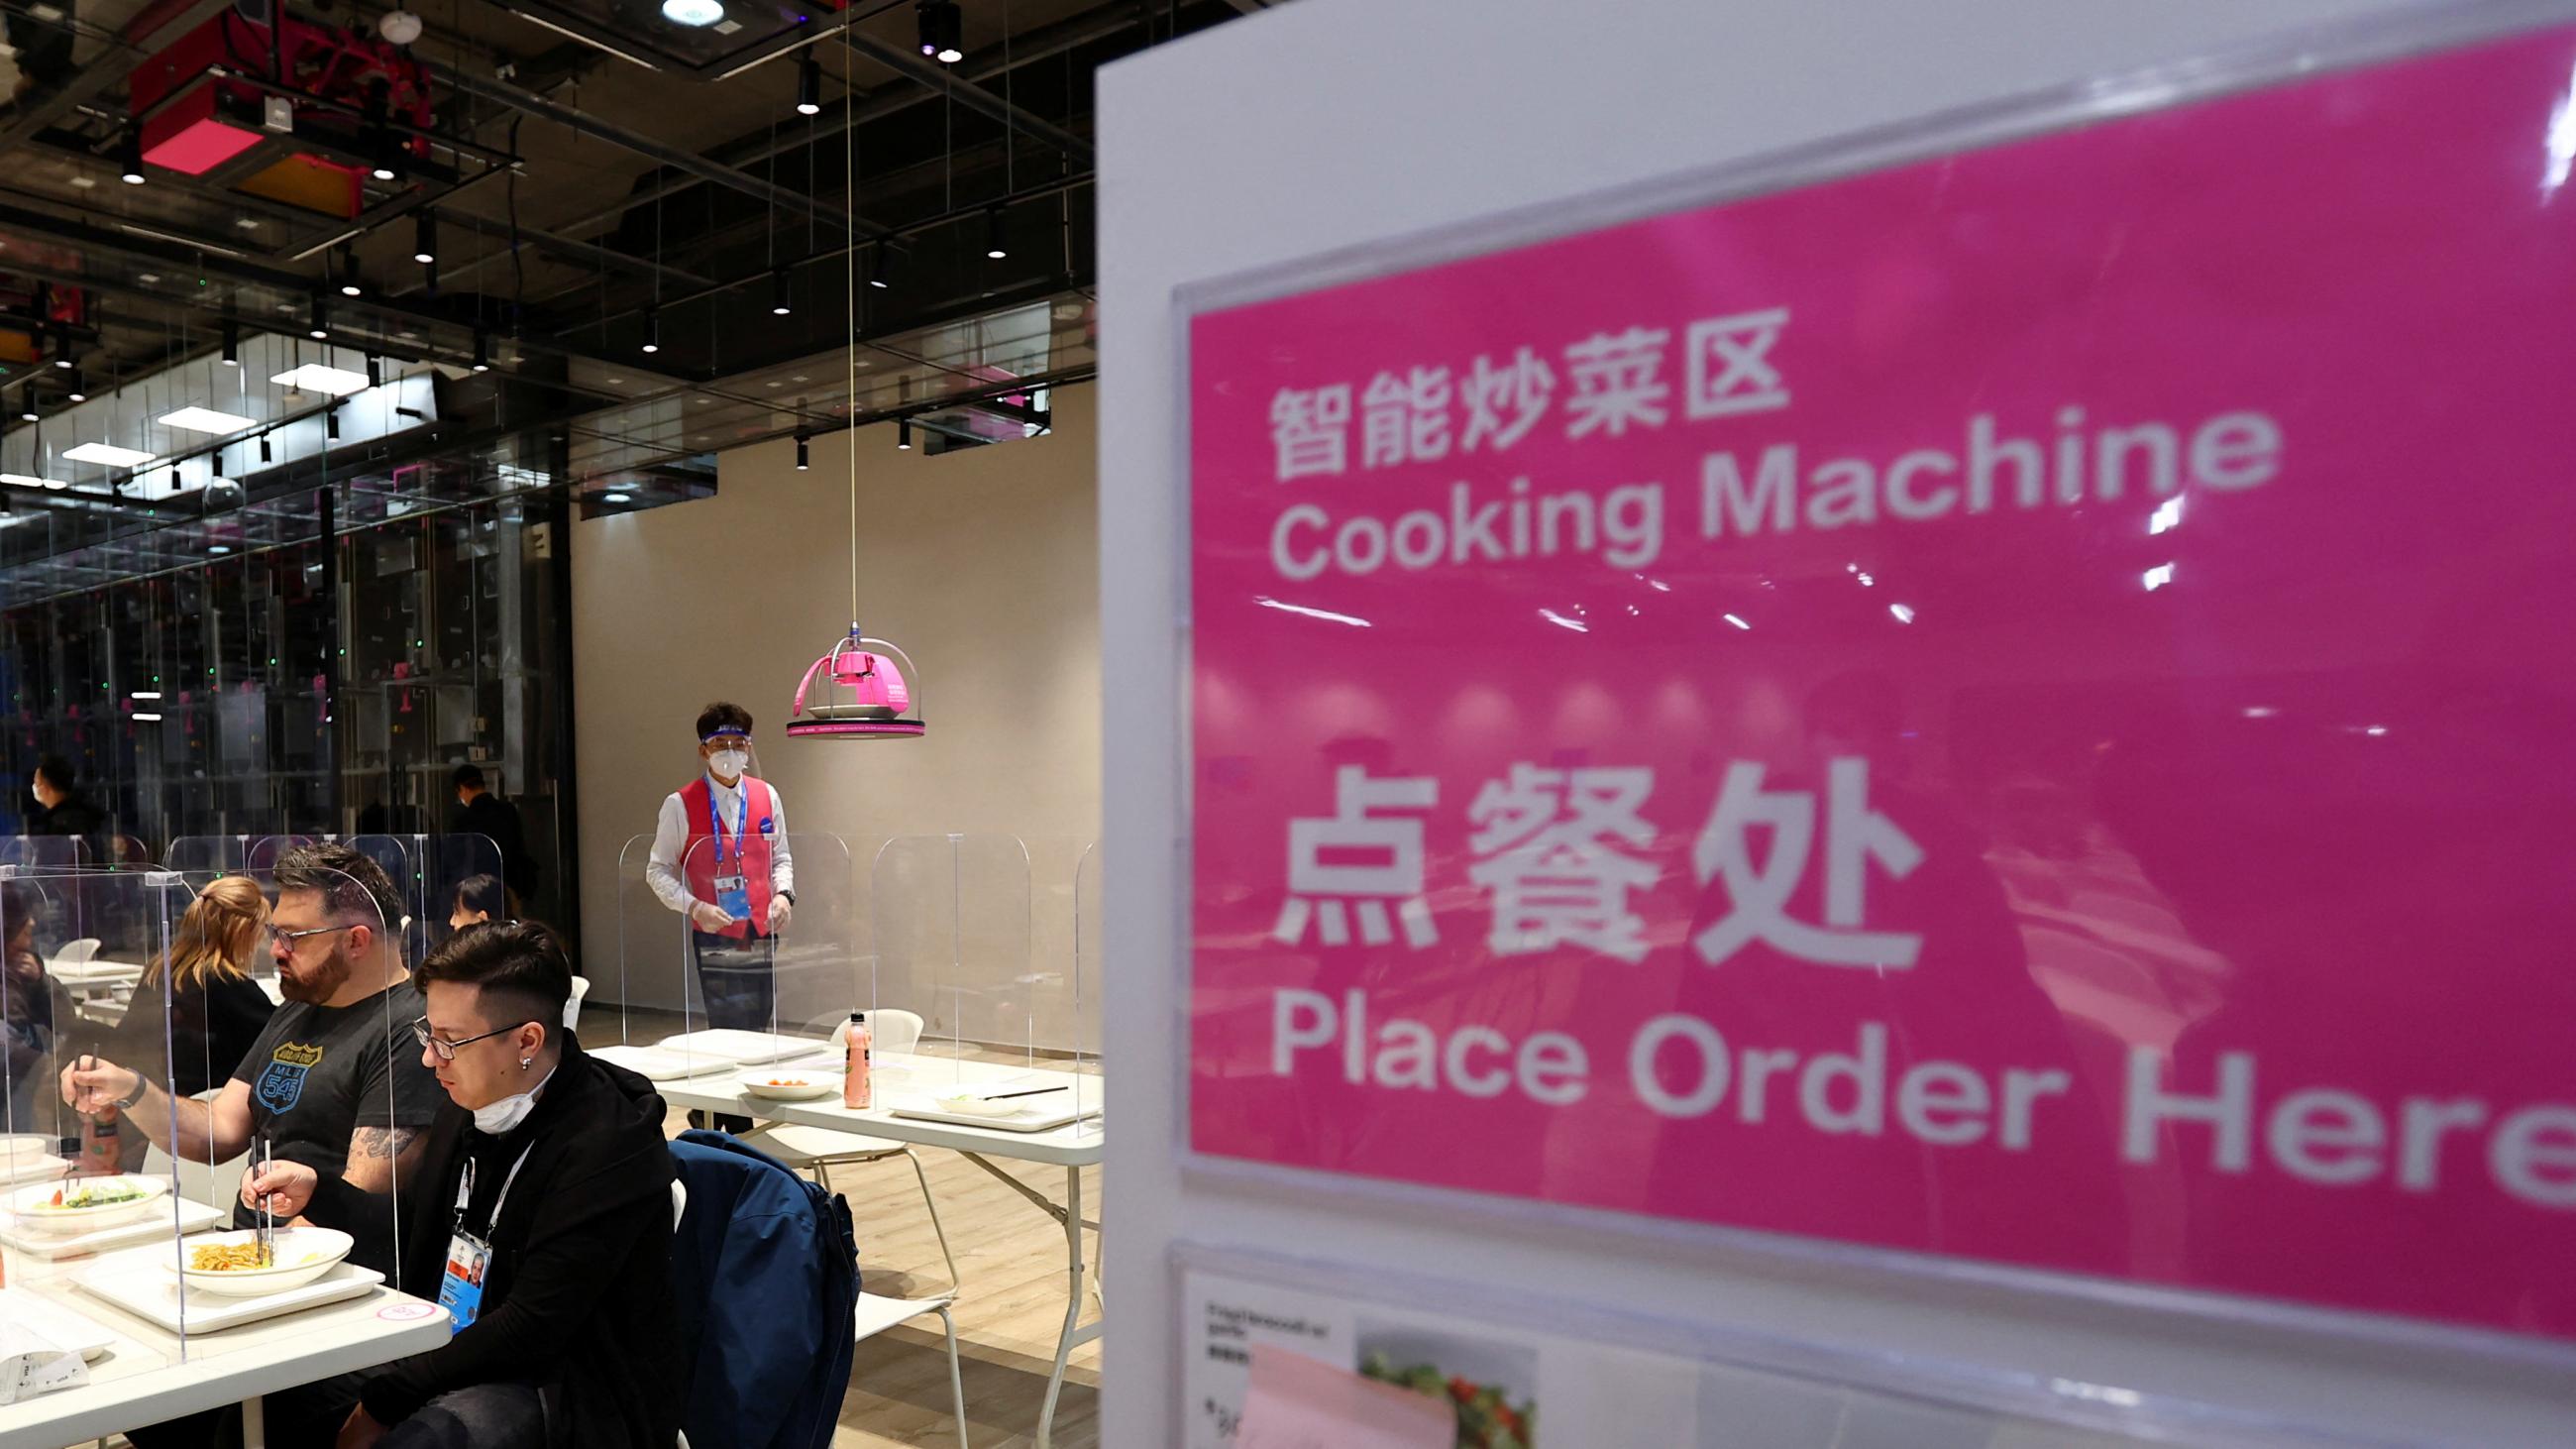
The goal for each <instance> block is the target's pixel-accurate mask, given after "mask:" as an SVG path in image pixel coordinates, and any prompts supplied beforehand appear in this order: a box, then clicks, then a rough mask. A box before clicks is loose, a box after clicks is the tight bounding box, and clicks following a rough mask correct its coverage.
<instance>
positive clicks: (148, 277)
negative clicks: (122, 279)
mask: <svg viewBox="0 0 2576 1449" xmlns="http://www.w3.org/2000/svg"><path fill="white" fill-rule="evenodd" d="M135 280H136V281H138V282H147V283H148V282H157V281H160V280H161V274H160V273H159V272H145V273H143V274H142V275H140V276H138V277H136V278H135Z"/></svg>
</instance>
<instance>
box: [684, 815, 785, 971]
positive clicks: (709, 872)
mask: <svg viewBox="0 0 2576 1449" xmlns="http://www.w3.org/2000/svg"><path fill="white" fill-rule="evenodd" d="M741 788H742V802H743V810H742V839H740V840H735V839H734V838H733V822H732V821H730V820H728V821H726V822H725V835H724V872H723V873H724V874H726V875H740V876H746V877H748V879H746V880H745V881H744V882H743V885H744V887H745V888H747V889H748V890H749V891H750V892H751V919H750V920H748V921H736V922H734V923H733V924H732V925H730V926H727V927H725V929H724V930H723V931H722V932H721V933H720V934H723V935H727V936H731V937H733V938H735V939H736V940H749V939H750V938H751V937H753V936H754V935H767V934H768V933H769V896H770V890H769V846H770V842H771V841H773V840H775V839H777V838H778V808H777V805H776V803H775V801H774V800H773V798H772V797H771V795H770V793H769V786H768V785H767V784H766V783H764V782H762V781H759V780H755V779H753V778H752V777H751V776H749V775H745V776H743V777H742V780H741ZM714 799H715V791H714V788H713V787H712V786H710V785H709V784H708V783H707V777H706V776H704V775H700V776H699V777H698V778H696V779H694V780H692V781H690V782H689V783H688V786H687V787H686V788H684V789H682V790H681V791H680V805H681V807H682V808H684V809H685V810H687V811H688V815H689V845H688V854H687V855H686V856H684V857H682V859H683V863H684V864H685V865H686V867H687V869H686V872H685V873H686V875H687V876H688V881H689V894H690V895H691V896H692V897H694V898H696V899H698V900H702V901H705V902H707V903H708V904H709V905H713V904H714V903H715V899H716V874H717V871H716V837H715V834H714V831H715V817H714V816H712V815H710V814H709V813H708V810H709V807H710V805H711V803H712V802H713V800H714ZM736 851H740V852H741V856H740V858H739V859H738V860H737V859H736V856H735V852H736ZM754 926H757V927H758V928H759V929H758V930H757V931H755V930H754V929H753V927H754Z"/></svg>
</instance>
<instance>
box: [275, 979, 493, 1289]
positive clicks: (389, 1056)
mask: <svg viewBox="0 0 2576 1449" xmlns="http://www.w3.org/2000/svg"><path fill="white" fill-rule="evenodd" d="M428 1010H429V1007H428V1004H427V1003H426V1002H424V1001H423V1000H422V999H421V994H420V992H419V990H418V989H417V988H415V987H413V986H412V984H411V983H410V982H408V981H406V982H404V983H403V984H401V985H399V986H396V987H393V988H391V989H390V990H388V991H382V992H378V993H377V994H376V995H374V996H370V997H368V998H367V999H366V1000H364V1001H361V1002H357V1003H355V1004H354V1005H350V1006H337V1007H333V1006H315V1005H313V1004H311V1003H310V1002H302V1001H290V1002H288V1003H286V1004H285V1005H284V1006H282V1007H279V1008H278V1011H277V1015H275V1016H273V1017H270V1018H269V1020H268V1029H267V1030H265V1031H263V1032H261V1033H260V1034H259V1040H258V1041H257V1042H256V1043H254V1044H253V1045H252V1046H251V1049H250V1054H249V1055H247V1056H245V1057H243V1058H242V1062H241V1065H240V1066H239V1067H236V1068H234V1069H233V1080H234V1081H236V1082H243V1083H246V1084H248V1085H249V1087H250V1117H251V1128H252V1135H253V1137H254V1138H258V1137H265V1138H267V1139H268V1141H269V1144H270V1148H271V1150H272V1152H273V1153H274V1154H275V1155H276V1156H279V1157H283V1158H287V1159H288V1160H290V1161H294V1162H301V1163H303V1164H304V1165H306V1166H307V1167H310V1168H312V1169H313V1170H314V1171H316V1172H319V1173H321V1174H322V1175H323V1176H324V1177H326V1178H327V1177H339V1176H341V1175H342V1174H343V1173H344V1172H346V1170H347V1168H348V1164H349V1136H350V1134H351V1133H352V1132H354V1131H356V1130H357V1129H358V1128H361V1127H379V1128H393V1127H412V1128H420V1127H426V1126H428V1125H429V1123H430V1119H432V1118H434V1117H436V1116H437V1115H438V1108H439V1104H441V1103H443V1102H445V1101H446V1100H447V1093H446V1091H445V1089H443V1088H441V1087H440V1086H439V1085H438V1078H437V1077H435V1076H433V1075H431V1074H430V1070H429V1068H427V1067H424V1066H422V1065H421V1064H420V1043H419V1042H418V1041H416V1040H414V1039H413V1037H412V1034H411V1024H412V1022H413V1021H415V1020H417V1019H418V1018H419V1017H420V1016H422V1015H423V1014H425V1013H426V1012H427V1011H428ZM248 1211H249V1210H248V1209H241V1208H237V1209H235V1211H234V1218H235V1221H236V1222H237V1223H239V1222H243V1221H244V1220H245V1218H244V1215H245V1214H246V1213H248ZM250 1216H252V1217H255V1216H256V1215H255V1214H251V1215H250ZM324 1226H326V1227H340V1226H342V1225H341V1224H337V1223H328V1224H324ZM362 1236H363V1235H362ZM368 1266H370V1267H378V1268H381V1267H382V1266H384V1265H382V1264H369V1265H368Z"/></svg>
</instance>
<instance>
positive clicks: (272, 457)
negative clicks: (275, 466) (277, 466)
mask: <svg viewBox="0 0 2576 1449" xmlns="http://www.w3.org/2000/svg"><path fill="white" fill-rule="evenodd" d="M259 460H260V461H261V462H263V463H274V462H276V461H277V454H276V453H275V452H273V451H271V450H270V448H269V445H268V434H266V433H262V434H260V435H259Z"/></svg>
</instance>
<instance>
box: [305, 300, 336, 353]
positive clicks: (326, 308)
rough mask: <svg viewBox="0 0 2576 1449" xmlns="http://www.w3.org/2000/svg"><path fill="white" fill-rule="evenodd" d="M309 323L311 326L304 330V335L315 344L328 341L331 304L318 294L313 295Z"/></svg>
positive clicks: (329, 336)
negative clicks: (310, 322) (311, 314)
mask: <svg viewBox="0 0 2576 1449" xmlns="http://www.w3.org/2000/svg"><path fill="white" fill-rule="evenodd" d="M311 321H312V325H311V326H309V327H307V328H305V329H304V335H305V336H307V337H310V338H312V339H313V340H314V341H316V342H327V341H329V340H330V338H331V304H330V302H329V301H328V300H326V299H325V298H324V297H323V295H322V294H321V293H319V292H316V293H314V294H313V316H312V319H311Z"/></svg>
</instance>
